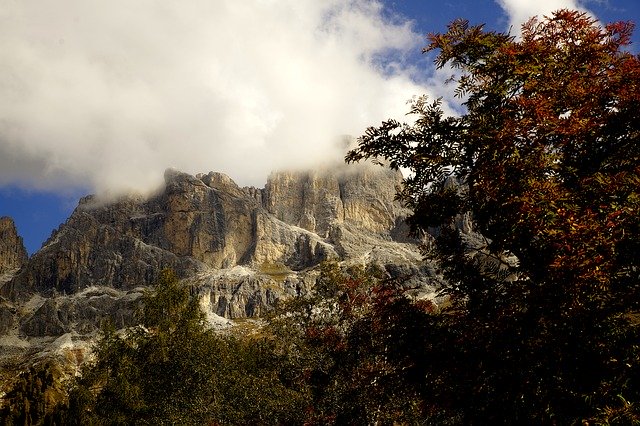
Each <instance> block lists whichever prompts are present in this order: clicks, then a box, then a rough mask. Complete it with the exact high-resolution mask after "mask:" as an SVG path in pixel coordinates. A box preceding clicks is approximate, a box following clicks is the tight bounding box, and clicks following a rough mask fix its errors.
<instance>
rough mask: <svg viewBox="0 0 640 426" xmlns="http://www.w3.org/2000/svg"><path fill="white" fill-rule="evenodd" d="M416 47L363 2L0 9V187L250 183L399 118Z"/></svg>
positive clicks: (117, 2)
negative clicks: (218, 175) (214, 179)
mask: <svg viewBox="0 0 640 426" xmlns="http://www.w3.org/2000/svg"><path fill="white" fill-rule="evenodd" d="M422 42H423V40H422V37H421V35H419V34H416V33H414V32H413V30H412V27H411V24H410V23H409V22H407V21H402V20H400V19H395V18H393V17H391V18H389V17H388V16H387V17H386V18H383V10H382V6H381V5H380V3H378V2H375V1H369V0H323V1H318V0H243V1H238V0H218V1H211V0H181V1H175V0H166V1H162V2H159V1H155V0H140V1H135V2H132V1H128V0H112V1H109V2H105V1H99V0H55V1H54V0H22V1H14V0H0V65H1V66H0V186H1V185H6V184H18V185H22V186H26V187H33V188H44V189H56V188H60V187H65V186H70V185H76V186H77V185H82V186H85V187H90V188H92V189H93V190H96V191H103V190H111V191H114V190H116V191H117V190H126V189H136V190H145V189H149V188H151V187H153V186H155V185H157V184H158V183H159V182H160V180H161V178H162V172H163V171H164V169H165V168H167V167H176V168H178V169H181V170H184V171H188V172H192V173H195V172H206V171H209V170H219V171H223V172H227V173H229V174H230V175H232V176H233V177H234V178H236V179H237V180H238V181H239V182H240V183H242V184H254V185H261V184H262V183H263V182H264V179H265V177H266V174H267V173H268V172H269V171H271V170H272V169H275V168H280V167H286V166H291V165H305V164H308V163H311V162H317V161H322V160H324V159H327V158H328V157H331V156H333V157H336V156H338V155H340V156H342V155H344V153H342V152H337V149H336V148H335V146H336V145H335V144H334V142H333V141H334V140H336V138H337V137H338V136H339V135H341V134H355V135H357V134H360V133H361V132H362V131H363V130H364V128H365V127H366V126H367V125H370V124H375V123H377V122H379V121H380V120H382V119H385V118H387V117H389V116H396V117H402V115H403V114H404V113H405V112H406V109H407V107H406V103H405V102H406V100H407V99H408V98H410V97H411V96H412V95H415V94H420V93H424V92H426V91H427V89H426V88H424V87H418V86H417V85H416V84H415V83H413V82H412V80H411V79H410V77H409V74H410V69H409V68H407V67H405V65H404V64H403V63H402V55H403V54H404V52H405V51H407V50H411V49H419V47H420V46H421V44H422ZM381 57H384V58H385V61H386V62H383V61H381V60H380V58H381ZM390 57H391V58H395V60H394V61H391V62H389V60H388V58H390Z"/></svg>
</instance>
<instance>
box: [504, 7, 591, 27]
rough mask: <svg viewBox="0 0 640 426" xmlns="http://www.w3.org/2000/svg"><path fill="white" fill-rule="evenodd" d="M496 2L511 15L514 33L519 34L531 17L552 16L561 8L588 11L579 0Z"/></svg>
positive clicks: (510, 20) (510, 21) (510, 19)
mask: <svg viewBox="0 0 640 426" xmlns="http://www.w3.org/2000/svg"><path fill="white" fill-rule="evenodd" d="M496 3H498V4H499V5H500V7H501V8H502V9H503V10H504V11H505V13H506V14H507V15H508V16H509V23H510V25H511V26H512V33H513V34H519V33H520V27H521V25H522V24H523V23H525V22H527V21H528V20H529V19H530V18H531V17H533V16H538V17H540V18H542V17H543V16H545V15H546V16H550V15H551V13H552V12H554V11H556V10H559V9H573V10H580V11H584V12H588V10H587V9H585V8H584V7H583V6H582V5H581V4H580V3H581V2H580V1H578V0H535V1H532V0H496Z"/></svg>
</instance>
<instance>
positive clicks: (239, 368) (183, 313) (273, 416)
mask: <svg viewBox="0 0 640 426" xmlns="http://www.w3.org/2000/svg"><path fill="white" fill-rule="evenodd" d="M140 323H141V325H140V326H137V327H134V328H131V329H128V330H125V331H124V332H116V331H115V330H113V329H112V328H110V327H109V326H106V327H105V328H104V330H103V332H102V337H101V338H100V340H99V342H98V344H97V346H96V348H95V360H94V362H92V363H90V364H89V365H87V366H86V368H84V370H83V372H82V376H81V378H80V379H79V380H78V382H77V383H76V384H75V386H74V387H73V389H72V391H71V395H70V401H69V406H68V409H67V410H66V418H67V419H68V421H69V423H70V424H83V425H84V424H153V425H157V424H181V425H188V424H194V425H195V424H198V425H199V424H208V423H211V424H215V423H217V422H219V423H222V424H267V423H268V424H278V423H292V422H294V421H295V420H296V419H299V416H300V411H299V410H296V409H295V408H296V407H298V406H299V405H300V403H299V400H300V398H301V396H300V394H299V392H298V391H297V390H296V389H290V388H288V387H287V386H285V384H283V382H282V380H281V379H280V366H281V365H283V363H281V362H280V359H279V356H277V355H276V354H275V351H274V350H273V349H272V345H271V344H270V343H269V342H267V341H256V342H254V341H249V340H247V341H244V340H240V339H237V338H233V337H230V336H218V335H216V334H214V333H213V332H212V331H210V330H208V329H207V328H206V327H205V323H204V317H203V313H202V312H201V310H200V309H199V306H198V299H197V297H196V296H194V295H191V293H190V289H189V287H186V286H184V285H182V284H181V283H180V282H179V281H178V280H177V279H176V277H175V275H174V274H173V273H171V272H170V271H164V272H163V273H162V274H161V277H160V279H159V282H158V283H157V286H156V289H155V291H153V292H149V293H147V294H145V295H144V303H143V308H142V310H141V312H140ZM63 411H64V410H63Z"/></svg>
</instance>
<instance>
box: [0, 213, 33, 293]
mask: <svg viewBox="0 0 640 426" xmlns="http://www.w3.org/2000/svg"><path fill="white" fill-rule="evenodd" d="M28 259H29V256H28V255H27V250H26V249H25V248H24V244H23V243H22V238H21V237H20V236H19V235H18V231H17V230H16V225H15V224H14V223H13V219H11V218H10V217H0V276H2V275H5V274H10V273H12V272H15V271H17V270H18V269H20V268H21V267H22V265H24V264H25V263H26V262H27V260H28ZM0 284H1V283H0Z"/></svg>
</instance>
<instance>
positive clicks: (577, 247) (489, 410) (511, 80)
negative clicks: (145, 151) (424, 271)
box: [347, 10, 640, 424]
mask: <svg viewBox="0 0 640 426" xmlns="http://www.w3.org/2000/svg"><path fill="white" fill-rule="evenodd" d="M632 28H633V26H632V25H631V24H627V23H616V24H610V25H607V26H606V27H604V28H603V27H601V26H599V25H598V23H597V22H595V21H594V20H593V19H591V18H589V17H588V16H586V15H585V14H582V13H579V12H572V11H567V10H562V11H558V12H556V13H554V14H553V15H552V16H551V17H549V18H545V19H543V20H542V21H539V20H537V19H532V20H531V21H529V22H528V23H527V24H525V25H524V26H523V28H522V39H521V40H516V39H515V38H514V37H512V36H509V35H507V34H499V33H494V32H488V31H485V30H484V29H483V28H482V26H470V25H469V23H468V22H467V21H463V20H458V21H455V22H453V23H452V24H451V25H450V26H449V28H448V31H447V32H446V33H444V34H432V35H430V44H429V46H427V47H426V48H425V51H432V50H437V51H438V55H437V58H436V64H437V66H438V67H444V66H447V65H449V66H451V67H452V68H454V69H456V70H457V72H458V73H459V77H458V78H457V90H456V95H457V96H459V97H460V98H463V99H465V100H464V102H463V104H462V106H463V107H464V109H465V113H464V114H462V115H461V116H458V117H447V116H445V114H444V112H443V110H442V108H441V102H440V101H439V100H436V101H434V102H429V101H428V100H427V99H426V98H425V97H422V98H419V99H418V100H416V101H415V102H414V103H413V104H412V108H411V111H410V113H411V114H413V115H415V116H416V117H417V119H416V121H415V123H414V124H411V125H408V124H401V123H399V122H397V121H395V120H389V121H386V122H384V123H382V125H381V126H379V127H372V128H369V129H368V130H367V132H366V133H365V135H363V136H362V137H361V138H360V141H359V147H358V148H357V149H356V150H354V151H352V152H350V153H349V155H348V157H347V160H348V161H359V160H361V159H365V158H373V159H385V160H387V161H388V163H389V164H390V166H391V167H392V168H407V169H409V170H411V172H412V175H411V176H410V177H409V178H407V179H406V181H405V185H404V189H403V190H402V192H401V194H400V197H401V199H402V200H403V201H404V202H405V203H406V204H407V206H409V207H410V208H411V209H412V210H413V216H412V217H411V218H410V221H411V225H412V227H413V230H414V231H415V232H417V233H419V232H422V231H426V230H427V229H428V228H429V227H438V228H439V229H440V233H439V236H438V238H437V239H436V244H435V248H434V252H433V255H434V256H435V257H436V258H437V259H438V260H439V262H440V263H441V265H442V267H443V270H444V273H445V277H446V278H447V280H448V283H449V285H448V288H447V289H446V290H447V292H448V293H449V295H450V296H451V301H452V306H451V308H450V309H449V313H448V314H446V315H442V316H441V318H440V319H441V322H439V323H438V324H436V325H435V326H434V327H433V330H432V333H433V338H435V339H438V340H440V341H441V342H442V346H443V347H444V348H446V351H445V352H438V349H437V348H435V349H434V350H435V352H432V353H430V356H431V358H432V362H433V363H434V364H433V367H432V370H431V371H432V373H433V374H434V376H433V378H432V379H431V380H432V381H433V382H432V387H431V390H430V391H431V392H432V398H433V400H440V401H446V403H443V405H442V406H441V407H440V409H442V410H444V412H446V413H447V414H448V415H449V417H450V418H453V419H460V422H461V423H465V424H474V423H475V424H489V423H505V422H506V423H518V424H540V423H548V422H558V423H562V424H564V423H567V424H570V423H574V422H580V421H581V419H583V420H585V421H587V420H589V419H591V420H592V421H597V422H601V423H603V424H606V423H608V422H611V423H632V422H638V421H639V420H640V411H639V410H638V409H637V402H638V401H640V383H639V382H638V379H639V377H638V374H639V373H640V358H639V357H638V352H637V347H638V344H639V343H640V341H639V339H638V331H639V330H638V326H637V325H638V324H637V322H634V321H631V319H632V318H633V317H634V316H635V315H636V313H637V312H638V309H639V306H638V303H639V301H640V297H639V296H640V294H639V293H640V277H639V271H640V265H638V260H639V259H640V258H639V257H638V253H640V239H639V238H638V236H639V230H640V214H638V213H639V212H640V196H639V194H638V188H640V143H638V142H639V141H638V139H639V135H640V110H639V109H638V107H637V105H638V104H639V102H640V58H638V57H637V56H633V55H632V54H630V53H628V52H625V51H624V47H625V45H627V44H628V43H629V40H630V35H631V31H632ZM453 182H456V183H457V185H455V184H452V183H453ZM462 215H469V217H470V218H471V220H472V223H473V227H474V229H475V230H476V231H477V232H479V233H481V234H482V235H483V236H485V237H486V246H485V247H482V248H481V249H480V251H481V252H482V255H483V256H485V258H487V257H490V258H493V259H496V260H498V261H503V260H505V259H507V258H510V257H511V258H513V257H514V256H515V257H516V258H517V259H518V262H511V263H505V266H506V273H503V274H497V273H487V268H486V262H482V261H478V256H477V253H478V249H477V248H474V249H471V248H470V247H469V245H467V243H466V242H465V239H464V238H463V237H462V235H461V233H460V231H459V229H458V228H457V227H456V226H455V221H456V219H458V218H460V217H461V216H462ZM493 272H496V271H493ZM507 276H510V277H511V279H506V277H507Z"/></svg>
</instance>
